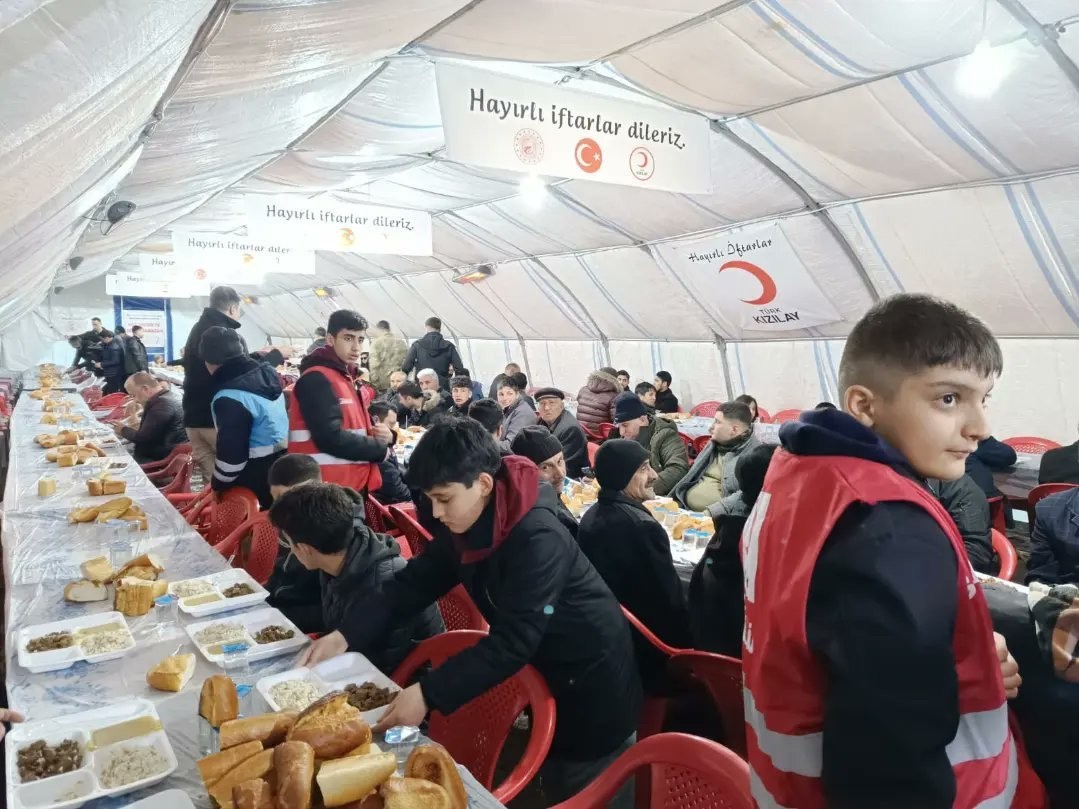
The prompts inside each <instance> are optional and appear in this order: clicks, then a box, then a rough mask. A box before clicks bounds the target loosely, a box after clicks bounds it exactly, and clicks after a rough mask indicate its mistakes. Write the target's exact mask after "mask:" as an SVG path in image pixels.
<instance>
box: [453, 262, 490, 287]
mask: <svg viewBox="0 0 1079 809" xmlns="http://www.w3.org/2000/svg"><path fill="white" fill-rule="evenodd" d="M494 274H495V268H494V267H492V266H491V265H490V264H481V265H480V266H478V267H473V268H472V269H470V270H464V271H462V272H459V273H457V275H455V276H453V283H455V284H475V283H476V282H478V281H485V280H486V279H487V278H489V277H490V276H492V275H494Z"/></svg>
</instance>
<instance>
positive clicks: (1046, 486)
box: [1027, 483, 1075, 527]
mask: <svg viewBox="0 0 1079 809" xmlns="http://www.w3.org/2000/svg"><path fill="white" fill-rule="evenodd" d="M1074 488H1075V484H1074V483H1043V484H1041V485H1040V486H1035V487H1034V488H1033V489H1031V490H1030V494H1028V495H1027V510H1028V511H1029V512H1030V515H1031V518H1030V525H1031V527H1033V525H1034V506H1036V505H1038V503H1040V502H1041V501H1042V500H1044V499H1045V498H1046V497H1048V496H1049V495H1051V494H1060V493H1061V492H1066V491H1068V490H1069V489H1074Z"/></svg>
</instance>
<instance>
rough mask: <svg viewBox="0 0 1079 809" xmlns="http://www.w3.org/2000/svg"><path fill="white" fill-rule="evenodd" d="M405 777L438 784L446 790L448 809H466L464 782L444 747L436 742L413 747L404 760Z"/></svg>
mask: <svg viewBox="0 0 1079 809" xmlns="http://www.w3.org/2000/svg"><path fill="white" fill-rule="evenodd" d="M405 777H406V778H420V779H422V780H424V781H430V782H431V783H433V784H438V785H439V786H440V787H442V788H443V789H444V790H446V795H447V796H448V797H449V801H450V803H449V806H450V809H468V796H467V795H466V794H465V785H464V782H463V781H461V774H460V773H459V772H457V765H456V764H455V763H454V761H453V758H452V757H451V756H450V754H449V753H448V752H446V748H444V747H441V746H439V745H436V744H422V745H419V746H418V747H415V748H413V749H412V752H411V753H409V755H408V761H406V762H405Z"/></svg>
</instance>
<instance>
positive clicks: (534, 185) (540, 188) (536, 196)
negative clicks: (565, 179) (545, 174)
mask: <svg viewBox="0 0 1079 809" xmlns="http://www.w3.org/2000/svg"><path fill="white" fill-rule="evenodd" d="M517 193H518V194H520V195H521V198H522V199H524V201H525V202H527V203H528V204H529V205H532V206H534V207H538V206H540V205H542V204H543V201H544V200H545V199H547V183H545V182H543V180H542V178H540V177H539V176H537V175H535V174H526V175H524V176H523V177H522V178H521V182H520V184H519V186H518V192H517Z"/></svg>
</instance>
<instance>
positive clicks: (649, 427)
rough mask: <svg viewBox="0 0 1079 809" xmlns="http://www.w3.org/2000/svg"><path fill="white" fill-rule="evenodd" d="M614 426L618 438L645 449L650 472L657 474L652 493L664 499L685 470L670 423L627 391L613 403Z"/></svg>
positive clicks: (680, 446) (684, 457) (679, 442)
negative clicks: (650, 411) (653, 413)
mask: <svg viewBox="0 0 1079 809" xmlns="http://www.w3.org/2000/svg"><path fill="white" fill-rule="evenodd" d="M614 423H615V424H616V425H618V432H619V435H621V437H622V438H627V439H629V440H631V441H636V442H637V443H638V444H640V445H641V446H642V447H644V448H645V449H646V450H648V457H649V460H650V462H651V464H652V469H654V470H655V472H656V475H658V477H657V479H656V482H655V486H654V488H655V490H656V494H657V495H659V496H660V497H664V496H665V495H666V494H667V493H668V492H670V490H671V489H673V488H674V485H675V484H676V483H678V481H680V480H681V479H682V477H683V476H684V475H685V474H686V472H688V471H689V455H688V454H687V452H686V445H685V444H683V443H682V439H681V438H679V437H678V430H677V429H675V426H674V424H673V423H671V422H669V421H667V419H659V418H656V417H655V416H654V415H652V414H650V413H649V412H648V409H647V408H646V407H645V404H644V402H642V401H641V400H640V397H638V396H637V394H636V393H633V392H631V391H627V392H626V393H622V394H619V395H618V397H617V398H616V399H615V400H614Z"/></svg>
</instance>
